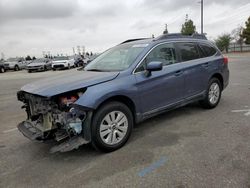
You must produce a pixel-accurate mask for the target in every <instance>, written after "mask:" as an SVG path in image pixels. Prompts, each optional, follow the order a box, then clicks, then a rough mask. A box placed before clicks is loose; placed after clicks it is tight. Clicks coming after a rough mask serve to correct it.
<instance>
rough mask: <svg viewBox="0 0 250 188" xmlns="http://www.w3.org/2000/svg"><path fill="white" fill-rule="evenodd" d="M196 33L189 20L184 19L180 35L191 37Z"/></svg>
mask: <svg viewBox="0 0 250 188" xmlns="http://www.w3.org/2000/svg"><path fill="white" fill-rule="evenodd" d="M195 32H196V26H195V25H194V22H193V21H192V20H191V19H186V21H185V23H184V24H182V28H181V33H182V34H183V35H192V34H194V33H195Z"/></svg>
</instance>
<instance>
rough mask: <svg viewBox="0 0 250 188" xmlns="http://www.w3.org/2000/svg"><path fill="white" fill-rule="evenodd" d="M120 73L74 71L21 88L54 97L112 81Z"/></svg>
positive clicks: (32, 92)
mask: <svg viewBox="0 0 250 188" xmlns="http://www.w3.org/2000/svg"><path fill="white" fill-rule="evenodd" d="M118 74H119V72H94V71H72V72H68V73H64V72H63V73H62V74H60V75H58V76H53V77H50V78H46V79H43V80H39V81H35V82H32V83H30V84H27V85H25V86H23V87H22V88H21V90H22V91H25V92H28V93H31V94H36V95H40V96H44V97H52V96H55V95H58V94H61V93H65V92H68V91H73V90H77V89H81V88H85V87H89V86H92V85H95V84H99V83H103V82H107V81H110V80H112V79H114V78H116V77H117V76H118Z"/></svg>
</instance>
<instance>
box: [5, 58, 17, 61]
mask: <svg viewBox="0 0 250 188" xmlns="http://www.w3.org/2000/svg"><path fill="white" fill-rule="evenodd" d="M19 60H20V59H18V58H9V59H7V61H8V62H14V61H19Z"/></svg>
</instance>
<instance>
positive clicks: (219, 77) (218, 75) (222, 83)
mask: <svg viewBox="0 0 250 188" xmlns="http://www.w3.org/2000/svg"><path fill="white" fill-rule="evenodd" d="M211 78H217V79H218V80H219V81H220V83H221V86H222V89H223V88H224V80H223V76H222V75H221V74H220V73H215V74H213V75H212V77H211Z"/></svg>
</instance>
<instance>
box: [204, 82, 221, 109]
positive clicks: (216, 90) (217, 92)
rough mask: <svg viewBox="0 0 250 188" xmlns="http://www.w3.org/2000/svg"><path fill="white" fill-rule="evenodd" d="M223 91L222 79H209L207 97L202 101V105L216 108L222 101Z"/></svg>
mask: <svg viewBox="0 0 250 188" xmlns="http://www.w3.org/2000/svg"><path fill="white" fill-rule="evenodd" d="M221 91H222V86H221V82H220V80H218V79H217V78H212V79H211V80H210V81H209V84H208V89H207V91H206V97H205V99H204V100H202V101H200V103H201V105H202V107H204V108H207V109H211V108H215V107H216V106H217V105H218V104H219V102H220V98H221Z"/></svg>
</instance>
